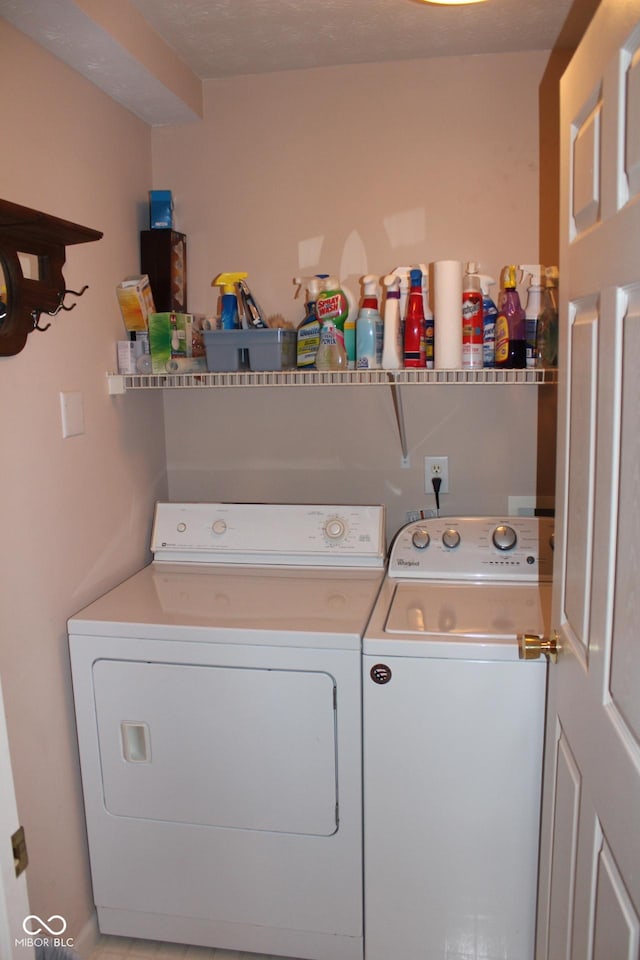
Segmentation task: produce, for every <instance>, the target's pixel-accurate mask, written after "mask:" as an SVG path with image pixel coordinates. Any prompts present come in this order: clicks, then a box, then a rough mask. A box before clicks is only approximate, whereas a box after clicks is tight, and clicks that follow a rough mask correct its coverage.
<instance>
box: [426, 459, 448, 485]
mask: <svg viewBox="0 0 640 960" xmlns="http://www.w3.org/2000/svg"><path fill="white" fill-rule="evenodd" d="M434 477H439V478H440V493H441V494H443V493H449V457H425V458H424V489H425V493H433V484H432V482H431V481H432V480H433V478H434Z"/></svg>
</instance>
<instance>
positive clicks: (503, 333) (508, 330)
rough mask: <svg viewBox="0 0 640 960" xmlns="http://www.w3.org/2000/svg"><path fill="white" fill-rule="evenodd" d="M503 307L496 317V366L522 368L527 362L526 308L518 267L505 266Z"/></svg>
mask: <svg viewBox="0 0 640 960" xmlns="http://www.w3.org/2000/svg"><path fill="white" fill-rule="evenodd" d="M504 276H505V281H504V291H503V296H502V309H499V311H498V316H497V317H496V367H502V368H503V369H504V368H506V369H522V368H523V367H525V366H526V364H527V356H526V331H525V319H524V310H523V309H522V304H521V303H520V297H519V296H518V291H517V289H516V268H515V266H514V265H513V264H510V265H509V266H508V267H506V268H505V274H504Z"/></svg>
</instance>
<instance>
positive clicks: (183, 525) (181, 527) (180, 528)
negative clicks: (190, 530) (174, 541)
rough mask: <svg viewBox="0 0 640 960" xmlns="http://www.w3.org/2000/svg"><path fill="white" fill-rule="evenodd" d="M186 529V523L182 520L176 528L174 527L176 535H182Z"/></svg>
mask: <svg viewBox="0 0 640 960" xmlns="http://www.w3.org/2000/svg"><path fill="white" fill-rule="evenodd" d="M186 529H187V525H186V523H185V522H184V520H181V521H180V523H179V524H178V526H177V527H176V530H177V531H178V533H184V532H185V530H186Z"/></svg>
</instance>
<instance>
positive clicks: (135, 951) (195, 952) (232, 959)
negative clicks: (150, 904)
mask: <svg viewBox="0 0 640 960" xmlns="http://www.w3.org/2000/svg"><path fill="white" fill-rule="evenodd" d="M91 960H285V958H281V957H274V956H272V955H269V956H264V955H263V954H257V953H244V952H243V951H242V950H216V949H211V948H210V947H189V946H186V945H184V944H181V943H159V942H157V941H155V940H128V939H127V938H126V937H106V936H103V937H101V938H100V941H99V943H98V945H97V947H96V948H95V950H94V951H93V953H92V954H91ZM287 960H292V958H290V957H289V958H287Z"/></svg>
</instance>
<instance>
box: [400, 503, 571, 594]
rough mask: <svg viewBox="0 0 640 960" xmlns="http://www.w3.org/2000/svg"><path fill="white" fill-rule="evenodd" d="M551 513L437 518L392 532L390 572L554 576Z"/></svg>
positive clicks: (433, 576) (445, 576)
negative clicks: (547, 515)
mask: <svg viewBox="0 0 640 960" xmlns="http://www.w3.org/2000/svg"><path fill="white" fill-rule="evenodd" d="M553 536H554V534H553V520H552V519H551V518H550V517H438V518H435V519H429V520H416V521H413V523H410V524H408V525H407V526H406V527H403V528H402V530H400V532H399V533H398V535H397V536H396V539H395V540H394V543H393V546H392V548H391V556H390V559H389V571H388V572H389V576H390V577H401V578H403V579H420V580H427V579H429V580H498V581H501V580H507V581H508V580H517V581H527V582H532V581H533V582H536V581H541V580H551V579H552V576H553V546H554V542H553Z"/></svg>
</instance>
